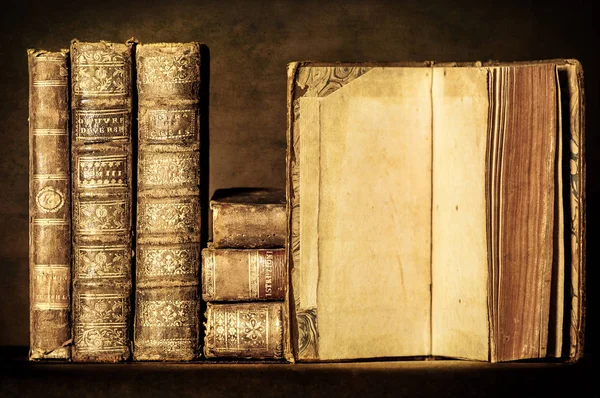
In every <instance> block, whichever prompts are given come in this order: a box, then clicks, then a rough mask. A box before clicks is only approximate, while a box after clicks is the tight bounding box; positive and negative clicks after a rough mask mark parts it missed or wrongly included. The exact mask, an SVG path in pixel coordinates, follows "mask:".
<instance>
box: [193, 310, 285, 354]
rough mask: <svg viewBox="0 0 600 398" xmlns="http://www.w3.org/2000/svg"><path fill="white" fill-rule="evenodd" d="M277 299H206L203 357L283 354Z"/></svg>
mask: <svg viewBox="0 0 600 398" xmlns="http://www.w3.org/2000/svg"><path fill="white" fill-rule="evenodd" d="M283 322H284V308H283V303H281V302H265V303H227V304H216V303H207V308H206V335H205V337H204V355H205V356H206V358H240V359H241V358H247V359H282V358H284V330H283V326H282V325H283Z"/></svg>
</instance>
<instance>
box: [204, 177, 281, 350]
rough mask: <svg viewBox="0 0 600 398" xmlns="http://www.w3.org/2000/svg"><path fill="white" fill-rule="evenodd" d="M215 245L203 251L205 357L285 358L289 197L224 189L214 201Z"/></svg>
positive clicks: (277, 192)
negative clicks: (286, 236)
mask: <svg viewBox="0 0 600 398" xmlns="http://www.w3.org/2000/svg"><path fill="white" fill-rule="evenodd" d="M210 207H211V209H212V211H213V241H212V243H211V244H209V247H208V248H206V249H204V250H202V298H203V300H204V301H207V302H208V303H207V310H206V333H205V338H204V354H205V356H206V357H207V358H214V357H229V358H252V359H282V358H284V357H285V342H286V333H287V328H286V323H287V321H286V320H287V311H286V307H285V306H284V304H285V298H286V294H287V289H286V286H287V261H286V258H285V249H284V245H285V234H286V214H285V192H284V191H283V190H274V189H244V188H233V189H221V190H217V191H216V192H215V194H214V195H213V197H212V200H211V202H210Z"/></svg>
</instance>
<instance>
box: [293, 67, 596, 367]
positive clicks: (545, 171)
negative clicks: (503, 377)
mask: <svg viewBox="0 0 600 398" xmlns="http://www.w3.org/2000/svg"><path fill="white" fill-rule="evenodd" d="M288 72H289V74H288V78H289V80H288V83H289V84H288V154H287V166H288V167H287V188H288V192H287V198H288V206H287V208H288V223H289V224H288V225H289V229H288V232H289V235H288V239H289V240H288V242H289V245H288V253H289V261H290V268H291V271H290V273H291V279H292V292H293V299H291V300H290V302H291V303H292V311H291V312H292V313H293V314H294V315H295V319H294V322H293V323H294V326H293V329H292V332H293V342H294V345H295V347H294V348H295V354H296V356H297V359H299V360H301V361H319V360H340V359H344V360H346V359H357V358H378V357H403V356H443V357H454V358H468V359H476V360H483V361H492V362H497V361H513V360H522V359H543V358H544V359H545V358H551V359H553V360H556V359H559V360H576V359H578V358H580V357H581V355H582V352H583V349H582V347H583V324H584V308H585V307H584V298H585V289H584V280H585V279H584V273H585V254H584V253H585V159H584V125H585V122H584V103H583V74H582V73H583V72H582V68H581V65H580V64H579V62H577V61H575V60H548V61H535V62H521V63H494V62H489V63H483V64H482V63H480V62H477V63H469V64H466V63H465V64H457V63H439V64H438V63H433V62H427V63H411V64H397V63H388V64H385V63H384V64H378V63H365V64H326V63H310V62H308V63H293V64H290V66H289V68H288Z"/></svg>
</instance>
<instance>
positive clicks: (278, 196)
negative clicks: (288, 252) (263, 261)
mask: <svg viewBox="0 0 600 398" xmlns="http://www.w3.org/2000/svg"><path fill="white" fill-rule="evenodd" d="M210 208H211V209H212V212H213V245H214V247H216V248H275V247H283V246H284V245H285V235H286V215H285V191H284V190H282V189H274V188H229V189H219V190H217V191H215V193H214V195H213V197H212V199H211V201H210Z"/></svg>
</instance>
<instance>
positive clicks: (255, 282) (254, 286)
mask: <svg viewBox="0 0 600 398" xmlns="http://www.w3.org/2000/svg"><path fill="white" fill-rule="evenodd" d="M259 266H260V255H259V253H258V251H252V252H249V253H248V287H249V289H250V291H249V295H250V298H253V299H258V298H259V285H260V280H259V272H258V268H259Z"/></svg>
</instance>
